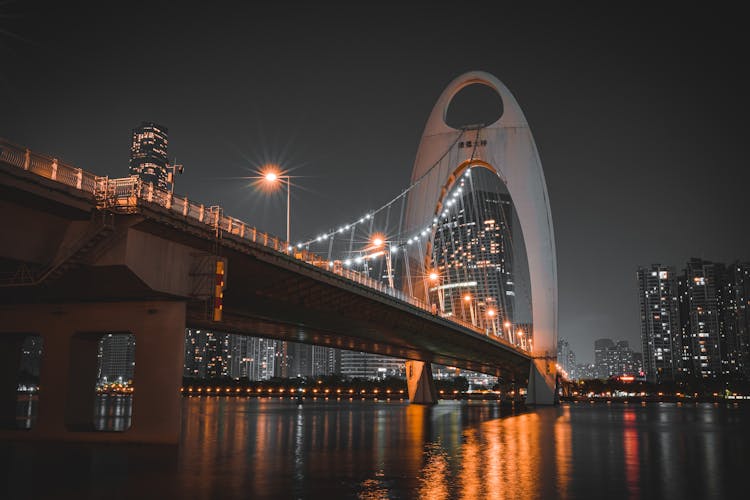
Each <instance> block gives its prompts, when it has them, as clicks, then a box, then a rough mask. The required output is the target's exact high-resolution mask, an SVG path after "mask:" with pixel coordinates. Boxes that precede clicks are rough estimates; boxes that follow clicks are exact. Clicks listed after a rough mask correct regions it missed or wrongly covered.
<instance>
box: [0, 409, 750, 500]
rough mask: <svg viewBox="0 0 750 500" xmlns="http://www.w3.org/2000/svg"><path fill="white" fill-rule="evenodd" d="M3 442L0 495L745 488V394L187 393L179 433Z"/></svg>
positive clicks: (516, 493)
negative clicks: (446, 396) (693, 399)
mask: <svg viewBox="0 0 750 500" xmlns="http://www.w3.org/2000/svg"><path fill="white" fill-rule="evenodd" d="M103 413H104V414H107V415H115V416H116V415H117V412H115V413H112V412H109V413H108V412H106V411H105V412H103ZM122 418H129V412H124V413H123V417H122ZM108 425H112V426H118V425H120V424H118V422H117V420H116V418H115V419H114V420H113V421H111V422H110V423H109V424H108ZM0 453H1V455H0V456H1V457H2V458H3V460H4V462H5V463H6V465H5V467H3V469H2V475H1V476H0V478H2V480H3V481H4V489H5V494H4V495H0V496H2V497H3V498H105V497H106V498H139V497H140V498H329V499H337V498H363V499H375V498H430V499H432V498H435V499H441V498H467V499H470V498H605V497H606V498H614V499H617V498H733V497H736V496H737V495H738V494H739V497H738V498H741V497H744V495H743V494H740V493H739V492H740V491H741V489H740V488H741V487H745V484H746V479H747V477H748V472H750V470H749V469H750V465H749V464H750V405H734V404H729V405H714V404H697V405H695V404H689V405H688V404H686V405H679V404H654V403H651V404H647V405H640V404H638V405H632V404H631V405H627V404H620V405H614V404H612V405H607V404H604V403H597V404H565V405H562V406H559V407H554V408H541V409H537V410H534V411H515V410H513V409H511V408H506V407H500V406H499V405H498V404H497V403H496V402H490V401H483V402H466V401H441V402H440V404H439V405H437V406H435V407H432V408H430V407H423V406H417V405H409V404H408V403H406V402H402V401H360V400H352V401H349V400H342V401H333V400H332V401H322V400H318V401H311V400H307V401H306V402H305V404H303V405H298V404H296V403H295V402H294V401H292V400H288V399H271V398H244V397H221V398H215V397H214V398H205V397H204V398H198V397H195V398H185V400H184V418H183V436H182V443H181V445H180V446H179V447H163V446H122V445H109V446H107V445H104V446H103V445H98V446H92V445H62V444H55V445H50V444H29V443H0ZM2 491H3V490H0V492H2Z"/></svg>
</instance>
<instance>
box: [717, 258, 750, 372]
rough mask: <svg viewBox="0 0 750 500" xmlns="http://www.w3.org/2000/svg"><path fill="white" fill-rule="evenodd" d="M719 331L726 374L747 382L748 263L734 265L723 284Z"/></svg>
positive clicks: (749, 341)
mask: <svg viewBox="0 0 750 500" xmlns="http://www.w3.org/2000/svg"><path fill="white" fill-rule="evenodd" d="M721 323H722V324H721V327H722V330H723V332H724V335H725V337H726V339H727V342H726V344H727V348H728V353H727V356H726V358H727V360H728V369H729V374H730V375H731V376H733V377H745V378H750V263H742V262H734V263H732V264H729V265H728V266H727V268H726V273H725V277H724V279H723V280H722V292H721Z"/></svg>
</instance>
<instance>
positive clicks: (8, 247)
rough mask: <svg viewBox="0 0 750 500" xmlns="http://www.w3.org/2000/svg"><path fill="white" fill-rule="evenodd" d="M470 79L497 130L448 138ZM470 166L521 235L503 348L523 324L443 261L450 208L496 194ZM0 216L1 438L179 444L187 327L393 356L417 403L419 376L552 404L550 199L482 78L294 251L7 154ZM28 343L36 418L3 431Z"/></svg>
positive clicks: (202, 210)
mask: <svg viewBox="0 0 750 500" xmlns="http://www.w3.org/2000/svg"><path fill="white" fill-rule="evenodd" d="M473 83H479V84H483V85H488V86H490V87H492V88H493V89H495V90H496V91H497V92H498V94H499V95H500V96H501V98H502V99H503V102H504V106H505V111H504V114H503V116H502V117H501V118H500V120H498V122H496V123H494V124H491V125H489V126H478V127H475V128H471V129H464V130H455V129H452V128H450V127H448V126H447V125H445V122H444V115H445V111H446V110H447V106H448V104H449V103H450V100H451V99H452V97H453V96H454V95H455V94H456V93H457V92H458V91H459V90H460V89H461V88H463V87H464V86H466V85H470V84H473ZM475 169H481V170H483V171H487V172H490V173H491V174H492V175H491V177H492V178H493V179H499V180H500V181H501V184H502V186H504V187H505V188H507V191H508V192H509V197H510V198H512V201H513V210H514V212H513V213H514V214H515V217H517V219H518V221H519V223H520V228H521V229H522V238H523V241H524V242H525V243H523V244H522V245H521V246H523V247H524V250H525V256H526V257H527V258H528V274H529V277H530V280H529V281H530V288H531V295H530V299H531V300H530V302H531V303H533V307H530V309H532V310H531V314H532V315H533V321H530V322H528V324H527V332H526V338H524V337H523V335H522V334H523V332H521V331H519V332H518V335H515V330H514V329H513V325H514V324H515V323H518V324H520V322H519V321H515V322H514V323H512V320H513V318H512V314H511V310H512V307H511V305H510V303H506V302H505V300H504V299H501V300H500V302H502V303H495V304H494V305H493V302H492V300H493V299H492V298H487V299H486V300H483V301H482V303H481V304H480V303H479V298H480V297H479V296H478V294H479V292H480V291H481V288H482V286H484V287H488V286H490V285H489V284H491V283H492V284H494V285H492V286H501V289H502V286H504V284H503V283H502V282H501V283H499V285H498V284H497V280H494V281H492V280H491V279H489V278H488V277H487V276H488V275H487V273H488V271H487V270H486V269H484V270H482V271H481V273H484V274H481V273H479V271H477V269H483V268H491V266H489V264H487V263H489V260H485V261H484V262H485V265H484V266H483V265H479V266H476V265H474V266H472V267H471V269H472V271H471V272H473V274H471V275H469V274H467V273H468V272H469V271H467V270H466V269H463V270H461V271H460V272H459V271H457V268H458V267H459V266H458V265H457V264H456V265H453V266H452V264H451V262H448V261H447V260H446V259H444V258H443V259H442V260H440V259H441V257H440V255H439V252H438V249H442V251H443V254H445V252H446V248H447V247H445V245H444V243H445V242H444V238H443V239H442V240H440V239H439V236H440V238H442V236H441V235H442V234H443V232H441V231H442V228H443V227H448V226H449V222H450V221H451V220H453V222H454V226H455V221H456V219H455V217H456V216H457V215H456V214H453V213H451V209H450V207H451V206H455V207H456V208H457V207H458V205H459V201H460V200H463V198H461V196H463V195H462V194H461V193H464V194H466V192H468V191H470V190H471V191H472V192H473V193H475V195H474V196H475V197H476V196H477V195H476V193H480V192H482V193H484V192H485V191H487V190H490V191H491V190H492V189H494V187H493V186H487V185H483V186H482V187H481V188H480V187H477V185H476V184H477V183H479V179H480V177H481V176H474V175H470V174H471V172H472V170H475ZM470 188H471V189H470ZM487 192H489V191H487ZM451 196H452V198H450V197H451ZM397 207H400V210H399V209H398V208H397ZM0 209H2V210H3V213H5V214H8V215H7V216H6V217H4V218H3V220H2V223H0V224H1V226H0V227H2V234H3V235H4V236H3V239H2V244H0V266H1V267H0V343H2V349H0V366H2V368H0V369H1V370H3V371H2V374H3V375H2V377H1V379H0V424H4V427H5V428H6V429H5V430H0V436H3V437H16V438H18V437H19V435H22V436H23V437H24V438H28V439H69V440H94V441H98V440H107V441H126V442H134V441H139V442H165V443H175V442H177V441H178V439H179V432H180V400H179V399H180V395H179V389H180V386H181V377H182V366H183V362H184V335H185V328H186V327H190V328H204V329H210V330H213V331H221V332H227V333H236V334H242V335H253V336H261V337H268V338H273V339H278V340H283V341H294V342H302V343H308V344H315V345H323V346H329V347H338V348H343V349H353V350H358V351H364V352H371V353H378V354H384V355H389V356H394V357H399V358H404V359H406V360H407V362H406V363H407V370H406V373H407V384H408V389H409V398H410V400H411V401H412V402H415V403H434V402H436V401H437V394H436V391H435V387H434V383H433V381H432V372H431V363H439V364H443V365H448V366H455V367H459V368H463V369H468V370H473V371H478V372H483V373H488V374H492V375H495V376H498V377H500V378H502V379H503V380H507V381H514V382H517V383H519V384H523V383H528V391H527V403H529V404H552V403H553V402H554V400H555V352H556V299H557V297H556V268H555V259H554V239H553V235H552V226H551V218H550V215H549V205H548V203H547V195H546V186H545V185H544V178H543V174H542V171H541V164H540V162H539V159H538V154H537V152H536V148H535V146H534V144H533V139H532V138H531V134H530V131H529V130H528V125H526V123H525V119H524V118H523V115H522V113H521V111H520V108H519V107H518V105H517V103H516V102H515V100H514V99H513V97H512V95H511V94H510V92H509V91H508V90H507V88H505V86H504V85H503V84H502V83H500V82H499V81H498V80H497V79H496V78H495V77H493V76H491V75H488V74H486V73H481V72H472V73H468V74H466V75H463V76H461V77H459V78H457V79H456V80H455V81H454V82H452V83H451V85H449V87H448V88H447V89H446V91H445V92H444V93H443V95H442V96H441V98H440V100H439V101H438V103H437V105H436V106H435V109H434V110H433V113H432V115H431V117H430V119H429V120H428V124H427V127H426V129H425V134H424V136H423V139H422V143H421V144H420V148H419V151H418V154H417V161H416V163H415V167H414V171H413V176H412V182H411V184H410V186H409V187H408V188H406V189H405V190H403V191H402V193H401V194H400V195H399V196H397V197H396V198H394V199H393V200H391V201H389V202H388V203H387V204H386V205H384V206H382V207H380V208H378V209H375V210H372V211H370V212H368V213H367V214H365V215H364V216H362V217H360V218H358V219H357V218H355V219H352V220H351V221H350V222H346V223H343V224H342V225H340V226H338V227H335V228H333V229H331V230H329V231H327V232H325V233H323V234H321V235H319V236H317V237H312V238H310V239H309V240H307V241H299V242H290V241H285V240H283V239H280V238H277V237H275V236H272V235H269V234H267V233H264V232H261V231H259V230H258V229H256V228H255V227H253V226H252V225H251V224H249V223H246V222H244V221H242V220H240V219H237V218H233V217H231V216H230V215H227V214H225V213H224V212H223V210H222V209H221V207H219V206H215V205H214V206H205V205H203V204H200V203H197V202H196V201H193V200H192V199H189V198H188V197H187V196H178V195H175V194H174V193H172V192H169V191H163V190H159V189H157V188H155V187H154V186H153V185H152V184H146V183H144V182H142V181H141V180H140V179H138V178H137V177H127V178H121V179H110V178H107V177H101V176H97V175H95V174H93V173H91V172H88V171H85V170H82V169H80V168H76V167H74V166H70V165H67V164H65V163H63V162H61V161H59V160H58V159H56V158H51V157H48V156H45V155H43V154H38V153H35V152H32V151H29V150H28V149H26V148H24V147H22V146H17V145H14V144H12V143H10V142H8V141H4V140H3V141H0ZM391 212H399V213H400V216H399V217H398V218H397V217H395V216H393V217H392V216H391ZM461 213H464V212H461ZM502 213H506V212H502ZM508 213H510V212H508ZM384 218H385V220H383V219H384ZM396 219H397V220H398V224H397V226H398V228H397V229H395V228H394V227H393V226H395V225H396V224H394V223H393V220H396ZM389 221H390V224H389ZM441 222H444V223H445V224H442V223H441ZM378 225H380V226H382V227H383V228H384V229H383V231H382V232H381V233H376V234H382V239H381V238H380V237H378V238H376V241H374V242H373V241H371V240H369V239H368V241H367V243H366V244H365V245H358V248H357V249H354V248H353V246H354V241H355V234H359V233H357V231H359V232H360V233H362V232H364V233H367V234H373V228H377V227H378ZM501 226H502V225H501V224H498V227H499V228H500V229H502V227H501ZM510 226H511V224H510V222H509V221H506V222H505V225H504V226H503V227H505V229H506V230H507V231H508V232H510ZM500 229H498V231H500ZM493 234H495V233H493ZM368 238H369V237H368ZM508 238H509V240H508V242H507V245H509V246H510V245H511V244H513V242H512V241H510V235H508ZM440 241H442V242H443V243H442V244H441V243H440ZM334 243H335V244H334ZM498 244H499V243H498ZM337 245H338V246H343V247H346V248H345V249H344V250H342V251H339V250H337V249H336V248H337ZM493 245H494V244H493ZM514 245H515V246H518V243H516V244H514ZM488 251H489V250H488ZM495 253H496V252H495ZM399 255H400V256H401V258H400V259H399V258H398V256H399ZM384 267H385V269H386V273H385V276H386V277H387V279H377V278H373V277H372V271H373V270H374V269H375V268H377V269H378V273H377V274H376V276H377V277H378V278H381V277H382V276H384V275H383V268H384ZM498 269H499V268H498ZM490 271H491V272H494V271H493V270H492V269H490ZM461 273H463V274H461ZM478 273H479V274H478ZM467 276H468V278H472V279H473V281H472V280H471V279H468V278H467ZM508 283H509V284H510V283H511V282H510V281H508ZM467 290H473V293H474V295H473V296H472V295H471V294H470V293H468V292H466V291H467ZM508 291H509V290H506V292H508ZM503 295H505V294H503ZM508 296H509V297H512V294H508ZM461 299H466V302H465V303H464V302H463V301H461ZM496 302H497V300H496ZM532 325H533V343H532V331H531V330H532ZM506 330H507V331H506ZM107 333H130V334H133V335H134V336H135V339H136V351H135V356H136V357H135V366H136V368H135V373H134V386H135V393H134V396H133V415H132V425H131V428H130V429H129V430H128V431H126V432H122V433H107V434H103V433H98V432H95V431H94V429H93V410H92V408H93V404H94V399H95V388H94V381H95V377H96V369H97V346H98V341H99V339H100V338H101V337H102V336H103V335H105V334H107ZM29 334H34V335H39V336H40V337H41V339H42V346H43V347H42V349H43V355H42V356H43V357H42V364H41V373H40V391H39V394H40V397H39V415H38V418H37V421H36V423H35V425H34V426H33V427H32V428H31V429H29V430H12V429H8V427H10V425H9V423H10V422H11V421H13V420H14V419H15V400H16V388H17V367H18V365H19V360H20V356H21V345H22V343H23V339H24V338H25V337H26V336H27V335H29Z"/></svg>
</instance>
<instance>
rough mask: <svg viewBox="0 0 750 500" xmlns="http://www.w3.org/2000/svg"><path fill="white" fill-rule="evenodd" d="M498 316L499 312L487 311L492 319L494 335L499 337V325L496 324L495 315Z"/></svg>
mask: <svg viewBox="0 0 750 500" xmlns="http://www.w3.org/2000/svg"><path fill="white" fill-rule="evenodd" d="M496 314H497V311H495V310H494V309H487V316H488V317H489V318H490V323H492V333H493V334H494V335H495V337H497V324H496V322H495V315H496Z"/></svg>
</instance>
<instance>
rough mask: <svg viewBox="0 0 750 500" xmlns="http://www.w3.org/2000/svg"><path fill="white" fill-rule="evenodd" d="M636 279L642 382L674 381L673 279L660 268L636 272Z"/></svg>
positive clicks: (677, 340)
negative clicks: (644, 378)
mask: <svg viewBox="0 0 750 500" xmlns="http://www.w3.org/2000/svg"><path fill="white" fill-rule="evenodd" d="M636 276H637V280H638V302H639V305H640V314H641V345H642V348H643V365H644V366H643V368H644V371H645V372H646V378H647V380H649V381H651V382H661V381H667V380H674V379H675V375H676V374H677V369H678V367H679V365H680V354H681V336H680V320H679V318H680V316H679V301H678V296H679V295H678V294H679V291H678V287H677V276H676V274H675V272H674V269H673V268H671V267H668V266H662V265H660V264H652V265H651V266H649V267H641V268H638V271H637V274H636Z"/></svg>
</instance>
